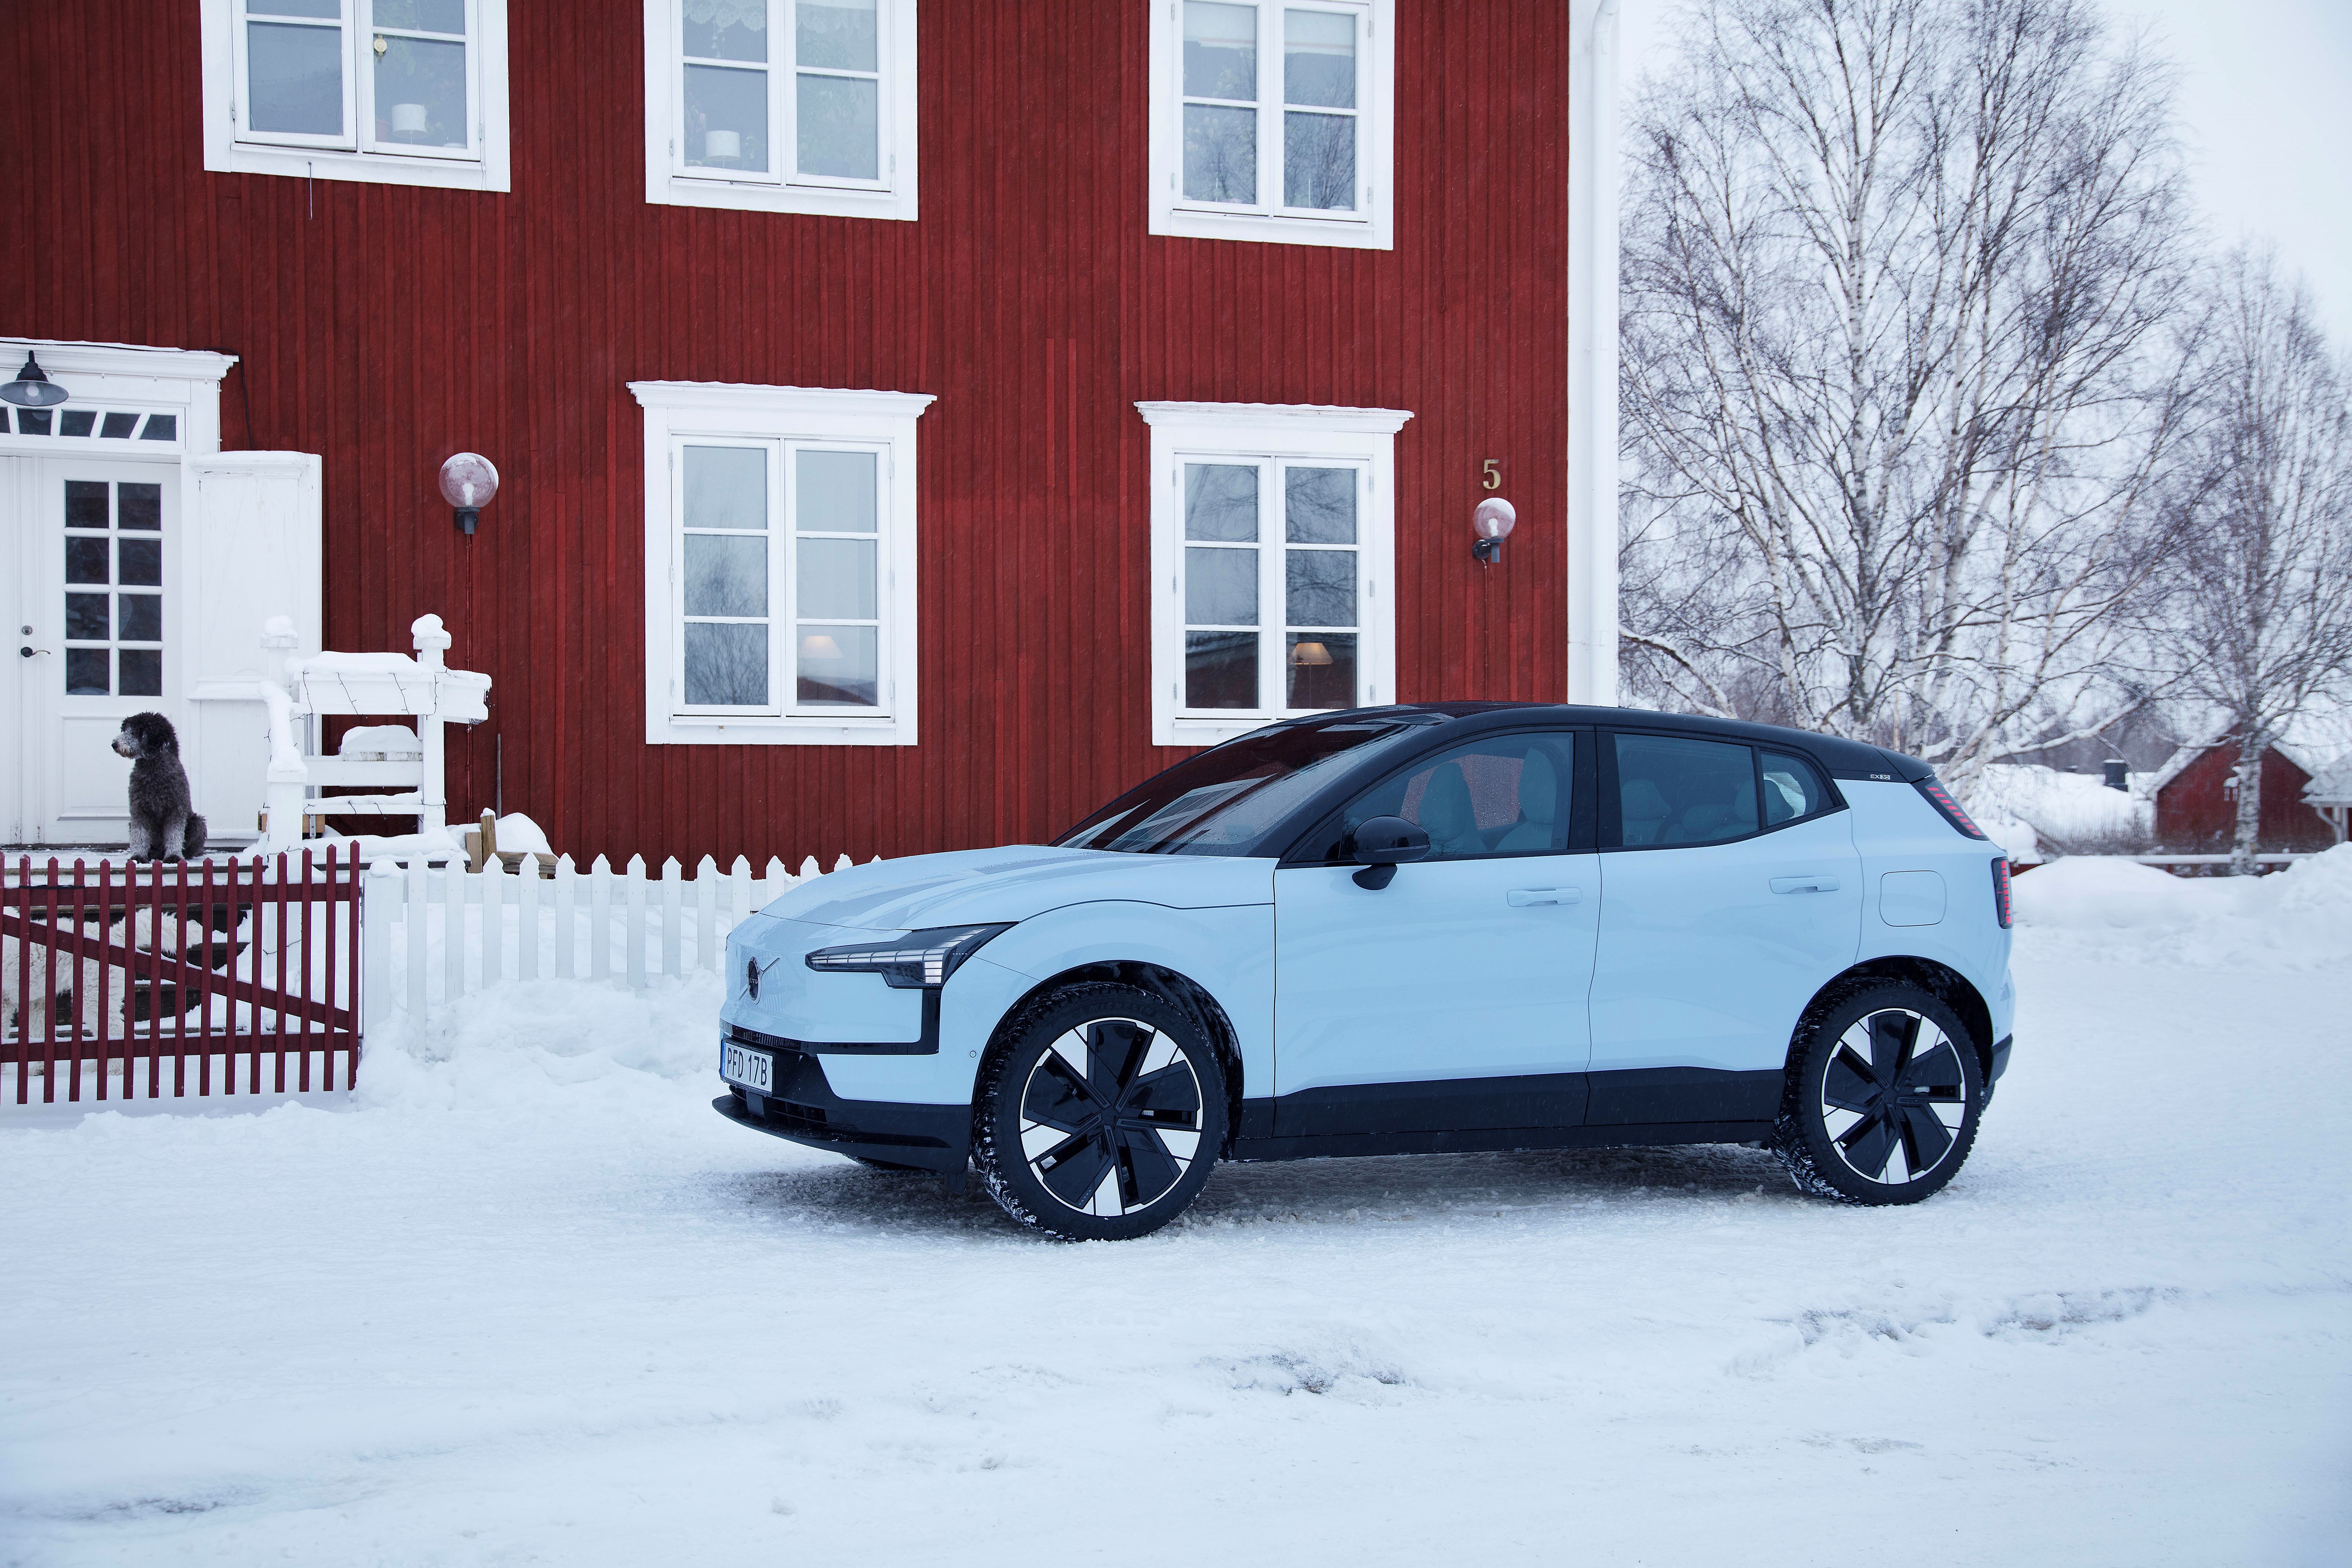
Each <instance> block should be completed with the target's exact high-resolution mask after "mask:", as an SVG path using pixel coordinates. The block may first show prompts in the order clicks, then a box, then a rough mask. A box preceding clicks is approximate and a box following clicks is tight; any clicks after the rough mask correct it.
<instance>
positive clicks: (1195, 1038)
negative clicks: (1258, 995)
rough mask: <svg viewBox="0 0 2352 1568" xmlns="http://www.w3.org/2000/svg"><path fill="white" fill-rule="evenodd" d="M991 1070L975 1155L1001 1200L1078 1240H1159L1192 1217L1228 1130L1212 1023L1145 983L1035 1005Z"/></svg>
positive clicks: (1030, 1221)
mask: <svg viewBox="0 0 2352 1568" xmlns="http://www.w3.org/2000/svg"><path fill="white" fill-rule="evenodd" d="M975 1120H976V1121H977V1125H976V1126H975V1128H974V1129H973V1131H974V1138H973V1159H974V1163H975V1164H977V1166H978V1167H979V1170H980V1174H981V1178H982V1181H983V1182H985V1183H986V1184H987V1187H988V1191H989V1194H990V1195H991V1196H992V1197H994V1198H995V1199H996V1201H997V1203H998V1204H999V1205H1002V1206H1003V1209H1004V1212H1005V1213H1007V1214H1009V1215H1012V1216H1013V1218H1014V1219H1016V1220H1019V1221H1020V1222H1021V1223H1022V1224H1024V1225H1026V1226H1034V1228H1036V1229H1038V1230H1042V1231H1044V1232H1045V1233H1046V1234H1048V1235H1050V1236H1054V1237H1060V1238H1062V1239H1063V1240H1066V1241H1117V1240H1125V1239H1128V1238H1129V1237H1139V1236H1145V1235H1149V1234H1150V1232H1152V1231H1155V1230H1158V1229H1159V1228H1160V1226H1163V1225H1166V1224H1167V1223H1168V1222H1169V1221H1170V1220H1171V1219H1173V1218H1175V1217H1176V1216H1177V1215H1180V1214H1181V1213H1183V1212H1184V1209H1185V1207H1186V1205H1189V1204H1191V1203H1192V1199H1193V1197H1194V1195H1195V1194H1198V1193H1199V1192H1200V1190H1201V1188H1202V1184H1204V1183H1206V1182H1207V1181H1208V1179H1209V1168H1210V1166H1211V1165H1212V1164H1213V1163H1215V1160H1216V1155H1217V1151H1218V1150H1219V1149H1221V1148H1222V1147H1223V1144H1224V1138H1225V1120H1226V1118H1225V1080H1224V1072H1223V1068H1221V1067H1220V1066H1219V1064H1218V1061H1217V1057H1216V1053H1215V1051H1214V1050H1213V1049H1212V1048H1211V1047H1210V1045H1209V1042H1208V1040H1207V1039H1206V1038H1205V1037H1203V1033H1202V1028H1201V1026H1200V1023H1199V1021H1198V1020H1197V1019H1196V1018H1194V1017H1193V1016H1192V1014H1191V1013H1190V1012H1189V1011H1187V1010H1186V1009H1184V1008H1181V1007H1179V1006H1176V1005H1173V1004H1171V1003H1170V1002H1168V1001H1166V1000H1164V999H1162V998H1161V997H1160V996H1157V995H1154V994H1152V993H1150V992H1149V991H1145V990H1142V989H1140V988H1139V987H1136V986H1132V985H1118V984H1083V985H1074V986H1071V987H1069V988H1067V989H1066V990H1064V991H1061V992H1058V993H1055V994H1053V995H1050V996H1048V997H1046V998H1045V1000H1044V1001H1043V1002H1042V1003H1040V1004H1037V1005H1033V1006H1031V1007H1030V1008H1029V1009H1028V1010H1027V1012H1026V1013H1025V1015H1024V1016H1023V1018H1022V1019H1021V1020H1019V1021H1018V1022H1017V1023H1016V1024H1015V1025H1014V1026H1013V1029H1012V1031H1011V1039H1010V1041H1009V1043H1008V1044H1007V1045H1006V1047H1004V1048H1003V1050H1001V1051H999V1052H998V1053H997V1054H996V1055H995V1056H994V1057H993V1058H992V1059H991V1060H990V1062H989V1064H988V1066H987V1068H985V1070H984V1071H983V1073H982V1082H981V1092H980V1095H979V1098H978V1102H977V1105H976V1107H975Z"/></svg>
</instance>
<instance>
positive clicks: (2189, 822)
mask: <svg viewBox="0 0 2352 1568" xmlns="http://www.w3.org/2000/svg"><path fill="white" fill-rule="evenodd" d="M2314 771H2315V769H2314V767H2313V765H2312V761H2311V759H2309V758H2306V757H2303V756H2301V755H2299V754H2298V753H2295V752H2291V751H2290V750H2288V749H2287V748H2285V747H2282V746H2273V747H2271V748H2270V749H2269V750H2267V751H2265V752H2263V770H2262V822H2261V826H2260V827H2259V829H2258V831H2257V847H2259V848H2260V849H2261V850H2262V851H2263V853H2264V854H2272V855H2277V854H2291V853H2294V852H2296V851H2302V850H2315V849H2325V848H2327V847H2329V846H2331V845H2333V844H2335V843H2336V841H2337V838H2336V831H2335V829H2334V828H2333V827H2331V826H2329V825H2328V822H2327V819H2326V817H2324V816H2321V815H2320V814H2319V812H2318V810H2317V809H2316V808H2315V807H2314V806H2312V805H2309V804H2307V803H2306V802H2305V800H2304V793H2305V789H2306V788H2307V787H2308V786H2309V784H2310V783H2311V778H2312V773H2313V772H2314ZM2149 793H2150V794H2151V795H2153V796H2154V797H2155V800H2156V841H2157V843H2158V846H2159V847H2162V848H2164V849H2167V850H2169V851H2171V852H2172V853H2174V854H2178V855H2210V854H2219V853H2221V852H2222V851H2225V850H2227V849H2228V848H2229V847H2230V846H2231V844H2232V843H2233V842H2234V841H2235V840H2236V838H2237V836H2238V741H2237V737H2236V736H2234V735H2223V736H2221V738H2220V739H2218V740H2214V741H2210V742H2206V743H2205V744H2204V745H2201V746H2184V747H2182V748H2181V749H2180V751H2179V752H2177V753H2176V754H2175V755H2174V756H2173V759H2172V760H2171V761H2170V762H2169V763H2166V764H2165V765H2164V767H2163V769H2162V770H2161V771H2160V772H2158V773H2157V775H2156V776H2155V778H2154V779H2153V780H2151V781H2150V783H2149Z"/></svg>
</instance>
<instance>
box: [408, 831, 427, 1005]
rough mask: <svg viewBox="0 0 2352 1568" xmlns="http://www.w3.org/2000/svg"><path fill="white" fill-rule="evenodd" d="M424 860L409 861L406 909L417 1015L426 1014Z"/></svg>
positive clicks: (412, 994) (410, 985)
mask: <svg viewBox="0 0 2352 1568" xmlns="http://www.w3.org/2000/svg"><path fill="white" fill-rule="evenodd" d="M406 880H407V882H408V906H407V909H406V910H404V915H403V923H404V926H405V927H406V937H405V940H406V942H407V943H408V1010H409V1012H411V1013H412V1014H414V1015H415V1016H417V1017H419V1018H422V1017H423V1016H425V946H426V942H425V861H424V859H423V858H421V857H420V858H417V859H415V860H411V861H410V862H409V863H408V876H407V879H406Z"/></svg>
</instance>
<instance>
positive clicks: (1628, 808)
mask: <svg viewBox="0 0 2352 1568" xmlns="http://www.w3.org/2000/svg"><path fill="white" fill-rule="evenodd" d="M1610 740H1611V741H1612V743H1613V744H1614V746H1615V748H1616V759H1617V807H1618V818H1619V820H1618V823H1617V827H1618V837H1617V842H1618V843H1619V844H1622V845H1626V846H1629V847H1630V846H1639V845H1666V844H1717V843H1721V842H1722V841H1723V840H1725V839H1727V838H1744V837H1747V836H1748V835H1749V834H1751V833H1754V832H1756V831H1757V817H1756V762H1755V753H1754V752H1752V751H1750V750H1749V749H1748V747H1746V746H1739V745H1733V744H1731V743H1729V742H1724V741H1695V740H1686V739H1685V738H1683V737H1681V736H1678V735H1612V736H1611V737H1610Z"/></svg>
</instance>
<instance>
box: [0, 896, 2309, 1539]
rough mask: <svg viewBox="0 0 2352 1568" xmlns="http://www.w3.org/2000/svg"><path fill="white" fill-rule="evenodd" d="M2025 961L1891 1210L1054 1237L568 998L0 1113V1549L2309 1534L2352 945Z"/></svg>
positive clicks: (1259, 1223) (1758, 1195)
mask: <svg viewBox="0 0 2352 1568" xmlns="http://www.w3.org/2000/svg"><path fill="white" fill-rule="evenodd" d="M2027 880H2028V882H2029V883H2030V881H2031V879H2030V878H2029V879H2027ZM2060 946H2062V947H2063V943H2061V944H2060ZM2031 947H2032V944H2031V942H2029V943H2028V944H2027V948H2026V949H2025V950H2023V951H2021V960H2020V963H2019V964H2018V975H2019V981H2020V986H2021V994H2022V1002H2021V1018H2020V1022H2019V1040H2020V1046H2019V1055H2018V1059H2017V1066H2016V1068H2015V1070H2014V1071H2013V1072H2012V1073H2011V1077H2010V1079H2009V1080H2008V1081H2007V1083H2006V1084H2005V1085H2004V1086H2003V1088H2002V1091H2001V1093H2000V1097H1999V1099H1998V1100H1997V1101H1996V1102H1995V1105H1994V1107H1993V1109H1992V1112H1991V1114H1990V1117H1989V1118H1988V1121H1987V1125H1986V1130H1985V1133H1984V1135H1983V1138H1982V1139H1981V1141H1980V1142H1979V1145H1978V1148H1977V1152H1976V1155H1975V1157H1974V1159H1973V1161H1972V1162H1971V1163H1970V1164H1969V1167H1968V1169H1967V1170H1966V1171H1965V1172H1963V1173H1962V1174H1961V1175H1960V1177H1959V1178H1958V1180H1957V1181H1956V1182H1955V1183H1954V1184H1953V1185H1952V1186H1951V1188H1950V1189H1949V1190H1948V1192H1947V1193H1946V1194H1943V1195H1942V1196H1940V1197H1938V1198H1937V1199H1935V1200H1933V1201H1931V1202H1929V1203H1927V1204H1926V1205H1921V1206H1919V1207H1916V1208H1912V1209H1907V1210H1895V1211H1866V1210H1860V1209H1850V1208H1840V1207H1832V1206H1828V1205H1822V1204H1819V1203H1816V1202H1812V1201H1809V1200H1804V1199H1801V1198H1799V1197H1798V1196H1796V1195H1795V1194H1793V1193H1792V1192H1790V1189H1789V1187H1788V1184H1787V1182H1786V1180H1785V1179H1784V1178H1783V1177H1782V1176H1781V1174H1780V1170H1779V1167H1778V1166H1777V1165H1776V1164H1775V1163H1773V1162H1772V1161H1771V1159H1770V1158H1769V1156H1768V1155H1764V1154H1760V1153H1755V1152H1748V1151H1742V1150H1732V1149H1706V1150H1675V1151H1660V1152H1589V1153H1588V1152H1577V1153H1569V1154H1530V1155H1464V1156H1453V1157H1441V1158H1425V1159H1418V1160H1378V1161H1360V1162H1318V1163H1311V1164H1304V1165H1288V1166H1252V1167H1238V1168H1235V1167H1228V1168H1225V1169H1223V1170H1221V1171H1220V1172H1219V1173H1218V1174H1217V1175H1216V1177H1215V1178H1214V1179H1213V1181H1212V1182H1211V1184H1210V1185H1209V1188H1208V1190H1207V1193H1206V1194H1205V1195H1204V1197H1203V1199H1202V1203H1201V1205H1199V1206H1198V1208H1196V1209H1195V1211H1194V1212H1193V1213H1192V1215H1190V1216H1188V1217H1187V1218H1186V1219H1184V1220H1182V1221H1181V1222H1179V1223H1178V1224H1177V1225H1176V1226H1172V1227H1171V1229H1169V1230H1168V1231H1166V1232H1164V1233H1162V1234H1161V1235H1160V1236H1159V1237H1154V1238H1151V1239H1149V1240H1146V1241H1142V1242H1134V1243H1128V1244H1124V1245H1118V1246H1091V1247H1056V1246H1052V1245H1048V1244H1044V1243H1040V1242H1038V1241H1035V1240H1034V1239H1032V1238H1031V1237H1028V1236H1026V1235H1024V1234H1021V1233H1019V1232H1017V1231H1015V1230H1014V1228H1013V1226H1011V1225H1010V1224H1009V1223H1007V1222H1006V1221H1004V1220H1003V1218H1002V1217H1001V1216H1000V1215H999V1214H998V1213H997V1211H996V1210H995V1209H994V1207H993V1206H992V1205H990V1204H989V1203H988V1202H987V1201H986V1200H985V1199H984V1198H982V1197H980V1196H978V1195H973V1196H971V1197H966V1198H950V1197H948V1196H946V1195H945V1194H943V1193H942V1192H941V1191H940V1188H939V1187H938V1186H937V1185H936V1184H932V1183H930V1182H929V1181H925V1180H922V1179H919V1178H907V1177H893V1176H888V1175H884V1174H880V1173H873V1172H869V1171H866V1170H864V1169H861V1168H858V1167H855V1166H852V1165H850V1164H849V1163H846V1162H844V1161H841V1160H839V1159H836V1158H833V1157H831V1156H826V1155H821V1154H816V1153H812V1152H803V1151H800V1150H797V1149H795V1148H793V1147H792V1146H790V1145H787V1144H784V1143H782V1142H775V1141H772V1140H767V1139H762V1138H759V1137H756V1136H753V1135H751V1134H749V1133H746V1132H744V1131H741V1130H739V1129H737V1128H734V1127H732V1126H730V1125H728V1124H726V1123H725V1122H722V1121H720V1120H719V1118H718V1117H717V1116H716V1115H714V1114H712V1112H711V1111H710V1110H709V1109H708V1101H709V1096H710V1095H711V1094H712V1093H714V1092H716V1086H715V1083H714V1081H713V1080H712V1079H711V1078H710V1077H709V1075H708V1074H706V1073H698V1072H681V1071H680V1070H679V1068H678V1064H679V1063H680V1062H682V1061H686V1060H698V1059H700V1058H702V1057H705V1056H707V1055H708V1054H709V1050H708V1047H707V1046H706V1045H705V1043H704V1041H705V1038H706V1037H707V1034H708V1028H707V1026H705V1025H704V1024H703V1023H702V1022H701V1020H703V1019H707V1018H708V1017H709V1014H710V1009H711V1005H712V1003H713V1002H714V1001H715V995H704V994H699V993H696V992H692V991H687V992H677V993H672V994H667V995H656V996H655V997H653V998H651V999H647V1000H632V999H629V998H627V997H625V996H621V995H617V994H614V993H611V992H602V991H600V992H595V993H593V994H590V993H587V991H586V988H585V987H579V986H571V987H562V988H559V987H557V986H555V985H553V984H548V985H543V986H537V987H521V986H517V987H512V988H509V991H507V992H505V993H502V994H499V997H497V998H489V999H478V1000H483V1001H486V1002H488V1001H499V999H500V998H503V1001H502V1002H501V1003H500V1005H499V1007H498V1008H497V1009H496V1010H495V1011H493V1010H491V1009H490V1008H488V1007H487V1006H486V1007H484V1008H482V1009H480V1010H478V1011H477V1013H476V1014H474V1015H472V1016H468V1017H464V1018H461V1019H460V1020H459V1022H458V1025H457V1027H456V1028H455V1029H454V1030H453V1031H451V1032H449V1033H447V1034H446V1037H443V1038H441V1039H439V1040H438V1041H437V1042H436V1044H435V1046H434V1047H433V1048H432V1049H431V1051H429V1052H428V1053H426V1054H429V1055H433V1056H436V1057H439V1058H443V1059H439V1060H436V1061H432V1062H426V1063H419V1062H416V1061H413V1060H411V1059H409V1058H405V1057H402V1056H399V1055H396V1054H394V1053H391V1052H386V1053H383V1055H382V1056H381V1057H380V1058H378V1059H376V1060H374V1061H373V1062H372V1064H371V1068H370V1069H369V1072H370V1075H371V1078H372V1081H371V1082H368V1083H367V1084H366V1085H365V1087H363V1090H362V1094H363V1096H364V1097H365V1098H366V1100H368V1103H366V1104H364V1105H362V1107H361V1108H359V1109H354V1110H319V1109H314V1108H310V1107H299V1106H297V1107H286V1108H282V1109H278V1110H272V1111H270V1112H268V1113H267V1114H264V1115H261V1116H258V1117H249V1116H232V1117H169V1116H142V1117H131V1118H125V1117H121V1116H116V1115H105V1116H100V1117H94V1118H91V1119H89V1120H87V1121H82V1122H80V1123H79V1125H52V1126H50V1127H47V1128H45V1129H39V1130H26V1129H25V1128H24V1127H23V1126H22V1125H21V1123H20V1124H16V1125H8V1124H5V1123H0V1181H5V1186H6V1190H7V1191H8V1193H9V1194H11V1198H12V1201H11V1204H10V1206H9V1209H8V1213H7V1217H6V1220H5V1229H4V1230H0V1235H5V1238H6V1257H7V1272H8V1288H7V1289H6V1291H5V1296H0V1562H5V1563H68V1562H71V1563H89V1562H100V1563H112V1562H145V1561H162V1560H166V1559H168V1560H169V1561H172V1562H175V1563H177V1562H197V1563H258V1562H266V1561H288V1562H298V1563H314V1564H315V1563H401V1564H415V1563H565V1564H590V1563H631V1564H642V1563H667V1562H679V1563H754V1562H758V1563H826V1564H831V1563H891V1564H895V1563H908V1562H914V1561H923V1560H952V1561H955V1562H959V1563H1019V1564H1024V1565H1035V1564H1040V1563H1129V1564H1145V1563H1185V1564H1200V1563H1219V1562H1231V1563H1274V1562H1287V1563H1446V1562H1462V1561H1470V1560H1474V1559H1475V1560H1486V1561H1493V1562H1544V1563H1584V1562H1590V1563H1666V1564H1672V1563H1696V1562H1701V1561H1709V1562H1713V1561H1718V1560H1728V1561H1737V1562H1738V1563H1743V1564H1754V1563H1832V1562H1834V1563H1847V1562H1850V1561H1853V1560H1854V1559H1855V1558H1856V1557H1858V1556H1859V1557H1864V1558H1869V1559H1876V1560H1881V1561H1885V1560H1917V1559H1921V1558H1924V1559H1925V1560H1926V1561H1928V1562H1935V1563H2100V1564H2107V1563H2134V1564H2137V1563H2199V1564H2206V1563H2220V1562H2230V1563H2306V1562H2307V1563H2322V1562H2330V1563H2332V1562H2341V1561H2344V1560H2345V1553H2346V1552H2347V1542H2352V1509H2347V1491H2346V1481H2347V1475H2352V1311H2347V1307H2352V1247H2347V1217H2346V1202H2345V1200H2346V1195H2347V1176H2352V1160H2347V1155H2346V1153H2345V1149H2346V1146H2347V1145H2346V1138H2345V1133H2346V1131H2347V1110H2352V1103H2347V1101H2348V1100H2352V1092H2348V1091H2347V1088H2346V1075H2345V1074H2344V1073H2343V1072H2342V1071H2341V1070H2340V1068H2339V1067H2338V1065H2337V1064H2340V1063H2341V1062H2342V1061H2343V1059H2344V1058H2345V1055H2346V1053H2347V1049H2352V1026H2347V1021H2346V1009H2345V1000H2346V986H2345V975H2344V973H2342V972H2341V971H2333V972H2331V971H2327V970H2317V971H2311V970H2305V971H2295V972H2285V973H2200V972H2196V971H2192V970H2189V969H2186V968H2183V967H2181V966H2179V965H2178V964H2173V963H2162V964H2157V963H2140V964H2128V963H2116V962H2112V961H2111V960H2112V959H2113V958H2114V957H2115V956H2116V951H2115V944H2113V943H2110V944H2108V945H2107V946H2106V947H2104V948H2100V947H2088V948H2086V947H2081V946H2080V945H2079V944H2078V946H2077V947H2076V948H2074V949H2070V950H2067V951H2065V952H2057V951H2055V950H2053V952H2045V953H2042V954H2040V955H2036V954H2034V953H2033V952H2032V951H2031ZM583 1042H585V1044H583ZM649 1068H650V1069H656V1070H646V1069H649Z"/></svg>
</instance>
